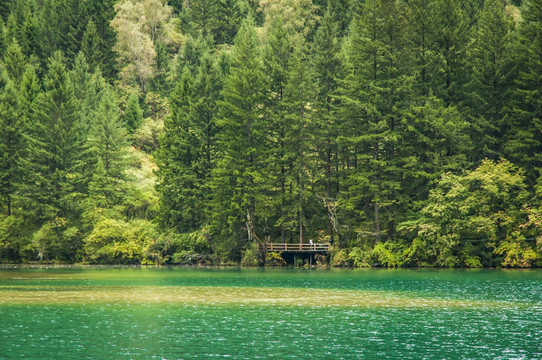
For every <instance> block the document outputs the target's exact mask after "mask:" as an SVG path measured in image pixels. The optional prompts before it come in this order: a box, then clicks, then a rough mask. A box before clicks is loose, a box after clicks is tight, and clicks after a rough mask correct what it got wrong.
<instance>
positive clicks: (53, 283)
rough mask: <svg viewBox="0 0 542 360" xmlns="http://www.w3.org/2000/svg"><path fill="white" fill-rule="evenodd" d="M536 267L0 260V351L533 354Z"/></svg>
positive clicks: (541, 353) (538, 312) (541, 288)
mask: <svg viewBox="0 0 542 360" xmlns="http://www.w3.org/2000/svg"><path fill="white" fill-rule="evenodd" d="M541 339H542V271H541V270H525V271H521V270H372V269H371V270H317V271H309V270H282V269H197V268H108V267H104V268H99V267H73V268H71V267H51V268H46V267H40V268H8V267H3V268H0V359H12V358H25V359H31V358H35V359H42V358H58V359H69V358H89V359H90V358H92V359H96V358H115V359H134V358H135V359H208V358H226V359H299V358H303V359H542V340H541Z"/></svg>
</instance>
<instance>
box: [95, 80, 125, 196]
mask: <svg viewBox="0 0 542 360" xmlns="http://www.w3.org/2000/svg"><path fill="white" fill-rule="evenodd" d="M89 146H90V151H91V153H92V154H93V158H95V159H97V160H98V161H97V163H96V167H95V168H96V169H97V170H98V171H97V172H96V174H97V175H96V176H95V177H94V178H93V182H94V183H95V184H94V185H96V183H97V182H99V183H100V184H102V185H103V187H102V188H101V192H102V196H103V199H104V201H105V203H106V204H107V205H109V206H111V205H112V204H118V203H119V202H120V199H121V198H122V196H123V193H124V191H123V190H124V189H123V182H124V181H125V180H126V175H125V172H124V170H125V167H126V155H127V147H128V142H127V136H126V128H125V127H124V124H122V122H121V121H120V112H119V108H118V105H117V102H116V100H115V97H114V93H113V90H112V89H110V88H109V87H106V88H105V89H104V91H103V92H102V93H101V101H100V103H99V104H98V107H97V108H96V109H95V111H94V117H93V121H92V125H91V128H90V134H89Z"/></svg>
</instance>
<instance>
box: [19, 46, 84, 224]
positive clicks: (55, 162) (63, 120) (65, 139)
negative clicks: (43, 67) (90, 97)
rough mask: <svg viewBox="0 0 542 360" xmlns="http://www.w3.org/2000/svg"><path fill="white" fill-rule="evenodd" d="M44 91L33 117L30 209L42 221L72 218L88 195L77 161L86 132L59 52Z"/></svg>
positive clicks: (30, 157)
mask: <svg viewBox="0 0 542 360" xmlns="http://www.w3.org/2000/svg"><path fill="white" fill-rule="evenodd" d="M44 88H45V91H44V92H43V93H42V94H40V95H39V96H38V98H37V99H36V105H35V111H34V113H33V114H32V115H33V119H32V127H31V129H30V135H31V141H30V143H29V149H28V150H29V156H28V164H27V166H26V169H27V171H28V173H27V174H26V177H27V179H28V182H27V184H26V186H25V196H26V197H27V199H28V202H27V206H29V208H30V210H31V211H32V212H33V213H34V218H36V219H38V220H51V219H54V218H55V217H62V218H67V217H73V216H75V215H76V214H77V211H78V202H77V199H78V198H80V194H81V193H82V192H83V191H84V189H80V188H78V186H77V184H78V183H79V181H80V180H81V178H80V177H81V167H82V164H81V163H80V161H79V160H80V158H81V156H82V146H83V142H84V140H85V134H83V133H82V128H83V127H82V124H81V121H80V116H79V110H78V107H77V101H76V98H75V95H74V91H73V86H72V84H71V82H70V80H69V78H68V72H67V71H66V67H65V59H64V57H63V56H62V54H61V53H60V52H56V53H55V54H54V56H53V57H52V58H51V59H50V61H49V69H48V72H47V75H46V77H45V80H44Z"/></svg>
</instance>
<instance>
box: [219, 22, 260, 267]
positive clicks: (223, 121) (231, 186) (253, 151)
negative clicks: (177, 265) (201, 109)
mask: <svg viewBox="0 0 542 360" xmlns="http://www.w3.org/2000/svg"><path fill="white" fill-rule="evenodd" d="M262 70H263V68H262V62H261V54H260V49H259V46H258V39H257V36H256V31H255V28H254V23H253V21H252V19H250V18H249V19H247V20H245V22H244V23H243V25H242V26H241V28H240V30H239V33H238V34H237V36H236V38H235V46H234V48H233V53H232V63H231V67H230V75H229V77H228V78H227V79H226V82H225V86H224V90H223V92H222V96H223V97H224V99H223V100H222V101H221V102H219V107H220V110H219V111H220V118H219V120H218V121H217V124H218V125H219V127H220V133H219V136H218V145H219V149H220V151H221V152H222V158H221V159H220V160H219V161H218V163H217V168H216V170H215V171H214V181H213V187H212V188H213V191H214V192H215V194H216V197H215V199H214V209H213V211H214V213H215V214H216V215H217V216H216V218H215V221H217V222H218V224H217V225H218V229H224V230H226V231H227V232H229V233H228V234H226V235H225V238H224V239H226V238H228V240H227V241H228V242H227V243H226V244H225V246H224V248H223V250H222V251H224V252H225V253H226V256H229V257H230V258H231V257H232V256H234V254H239V252H240V249H241V248H242V247H243V246H244V245H245V244H246V241H247V240H248V241H255V240H257V238H258V234H257V232H258V231H259V230H261V229H260V228H259V227H258V226H259V225H260V224H259V223H258V220H259V219H258V218H256V216H257V215H260V216H264V215H265V211H264V210H265V206H266V202H265V199H264V197H265V178H264V175H263V173H262V170H263V165H264V159H263V156H264V153H265V151H264V149H265V141H266V138H265V131H266V124H265V122H264V119H265V118H264V114H265V108H264V103H265V98H266V97H265V92H264V89H265V87H266V84H265V78H264V74H263V71H262ZM243 228H244V230H246V234H247V235H245V236H243V233H244V231H243ZM218 231H220V230H218ZM231 241H235V243H230V242H231Z"/></svg>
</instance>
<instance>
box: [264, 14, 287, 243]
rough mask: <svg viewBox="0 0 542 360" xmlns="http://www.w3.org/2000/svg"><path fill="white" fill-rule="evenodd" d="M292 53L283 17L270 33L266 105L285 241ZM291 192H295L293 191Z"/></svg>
mask: <svg viewBox="0 0 542 360" xmlns="http://www.w3.org/2000/svg"><path fill="white" fill-rule="evenodd" d="M291 54H292V41H291V36H290V35H289V34H288V32H287V30H286V28H285V27H284V24H283V23H282V20H281V19H277V20H276V23H275V25H274V26H272V27H271V32H270V33H269V34H268V38H267V46H266V48H265V51H264V59H263V60H264V68H265V73H266V74H267V76H268V98H267V101H266V107H267V108H268V111H269V115H268V116H269V122H270V124H272V125H271V126H270V131H271V133H272V135H271V138H274V139H276V141H274V143H273V145H272V147H271V149H270V152H269V156H268V162H267V164H266V168H267V169H266V172H267V173H268V176H269V177H271V178H272V179H273V180H272V181H274V182H276V185H277V188H278V189H279V194H274V196H273V197H274V202H275V203H276V207H277V212H278V214H277V215H278V221H277V227H278V228H279V231H280V238H281V242H285V238H286V228H285V223H286V222H287V216H286V207H287V206H288V203H289V202H291V199H289V197H291V196H288V195H287V184H286V182H287V179H286V177H287V168H288V165H289V161H288V159H287V157H288V154H287V152H288V150H287V148H286V143H285V141H284V140H285V137H286V132H287V128H288V126H289V122H288V120H287V119H286V117H285V113H286V112H285V108H284V91H285V87H286V82H287V77H288V72H289V66H290V58H291ZM290 195H291V194H290Z"/></svg>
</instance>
